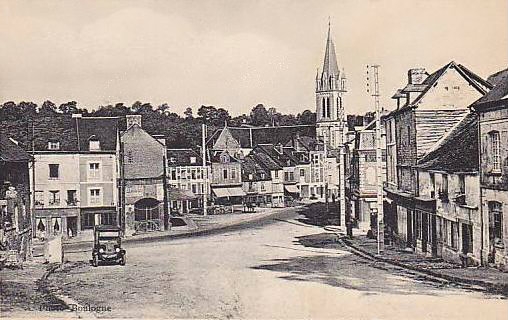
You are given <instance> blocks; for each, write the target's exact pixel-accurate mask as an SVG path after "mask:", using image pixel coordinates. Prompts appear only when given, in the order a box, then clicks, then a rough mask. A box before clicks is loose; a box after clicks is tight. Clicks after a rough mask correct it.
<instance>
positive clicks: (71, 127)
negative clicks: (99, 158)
mask: <svg viewBox="0 0 508 320" xmlns="http://www.w3.org/2000/svg"><path fill="white" fill-rule="evenodd" d="M118 122H119V118H117V117H82V118H72V116H71V115H69V114H56V115H51V116H46V117H41V118H38V119H35V120H34V148H35V151H53V150H48V142H50V141H52V142H59V144H60V148H59V150H56V152H58V151H67V152H97V151H90V149H89V141H90V140H91V139H96V140H98V141H100V151H102V152H105V151H106V152H112V151H116V147H117V141H118Z"/></svg>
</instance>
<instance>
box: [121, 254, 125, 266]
mask: <svg viewBox="0 0 508 320" xmlns="http://www.w3.org/2000/svg"><path fill="white" fill-rule="evenodd" d="M120 265H121V266H125V255H124V256H122V258H121V259H120Z"/></svg>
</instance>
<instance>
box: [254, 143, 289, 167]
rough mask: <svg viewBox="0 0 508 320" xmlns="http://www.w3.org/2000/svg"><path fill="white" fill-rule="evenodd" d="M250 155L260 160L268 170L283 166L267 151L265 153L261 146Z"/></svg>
mask: <svg viewBox="0 0 508 320" xmlns="http://www.w3.org/2000/svg"><path fill="white" fill-rule="evenodd" d="M249 155H251V156H252V157H254V159H256V161H258V162H259V163H260V164H262V165H263V166H264V167H265V168H266V169H268V170H281V169H282V166H280V165H279V164H278V162H277V161H275V160H274V159H272V158H271V157H270V156H269V155H268V154H267V153H265V152H264V150H263V149H262V148H261V147H260V146H257V147H255V148H254V149H253V150H252V152H251V153H250V154H249Z"/></svg>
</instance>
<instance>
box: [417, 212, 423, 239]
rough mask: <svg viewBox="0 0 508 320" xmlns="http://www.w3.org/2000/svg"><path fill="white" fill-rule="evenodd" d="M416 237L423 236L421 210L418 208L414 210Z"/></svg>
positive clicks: (420, 237)
mask: <svg viewBox="0 0 508 320" xmlns="http://www.w3.org/2000/svg"><path fill="white" fill-rule="evenodd" d="M416 238H417V239H420V240H421V239H422V238H423V224H422V212H421V211H420V210H416Z"/></svg>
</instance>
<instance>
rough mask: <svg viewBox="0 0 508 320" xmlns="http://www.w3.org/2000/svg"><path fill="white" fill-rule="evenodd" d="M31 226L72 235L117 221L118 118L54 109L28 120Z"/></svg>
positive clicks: (43, 234) (42, 231) (39, 231)
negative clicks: (31, 163)
mask: <svg viewBox="0 0 508 320" xmlns="http://www.w3.org/2000/svg"><path fill="white" fill-rule="evenodd" d="M32 134H33V139H32V140H33V149H34V160H35V164H34V166H33V167H32V170H31V172H30V174H31V177H32V179H33V181H34V182H35V183H34V186H33V191H34V199H35V201H34V206H35V229H36V234H37V235H38V236H39V237H40V238H46V237H48V236H50V235H60V234H62V235H63V236H64V237H73V236H76V235H77V234H79V233H80V232H82V231H83V230H91V229H93V227H94V226H95V225H98V224H111V225H115V224H117V223H118V221H119V218H118V210H117V205H118V190H117V180H118V172H119V164H118V152H119V146H120V139H119V131H118V118H116V117H82V116H81V115H80V114H75V115H72V116H71V115H53V116H51V117H46V118H42V119H39V120H37V121H36V122H35V123H34V126H33V132H32Z"/></svg>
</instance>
